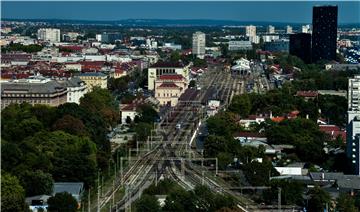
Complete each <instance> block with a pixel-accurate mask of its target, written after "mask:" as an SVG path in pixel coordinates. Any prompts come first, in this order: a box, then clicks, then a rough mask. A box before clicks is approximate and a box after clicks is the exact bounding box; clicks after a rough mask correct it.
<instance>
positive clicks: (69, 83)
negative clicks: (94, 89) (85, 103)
mask: <svg viewBox="0 0 360 212" xmlns="http://www.w3.org/2000/svg"><path fill="white" fill-rule="evenodd" d="M58 82H59V83H60V84H62V85H63V86H64V87H66V89H67V102H70V103H76V104H80V99H81V97H83V96H84V95H85V94H86V92H87V87H86V84H85V82H84V81H82V80H81V79H80V78H79V77H72V78H69V79H66V80H59V81H58Z"/></svg>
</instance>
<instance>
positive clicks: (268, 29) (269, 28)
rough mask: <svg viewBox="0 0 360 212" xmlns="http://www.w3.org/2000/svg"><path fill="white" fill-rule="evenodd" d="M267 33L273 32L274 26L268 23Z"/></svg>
mask: <svg viewBox="0 0 360 212" xmlns="http://www.w3.org/2000/svg"><path fill="white" fill-rule="evenodd" d="M267 33H269V34H274V33H275V27H274V26H271V25H269V26H268V28H267Z"/></svg>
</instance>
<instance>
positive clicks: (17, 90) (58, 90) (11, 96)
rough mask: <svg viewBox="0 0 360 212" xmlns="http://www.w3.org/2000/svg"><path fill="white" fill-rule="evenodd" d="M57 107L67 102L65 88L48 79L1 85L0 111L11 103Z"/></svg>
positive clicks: (14, 81) (17, 81)
mask: <svg viewBox="0 0 360 212" xmlns="http://www.w3.org/2000/svg"><path fill="white" fill-rule="evenodd" d="M23 102H27V103H29V104H31V105H36V104H44V105H49V106H55V107H56V106H59V105H61V104H64V103H66V102H67V88H66V87H64V86H63V85H61V84H60V83H58V82H56V81H54V80H50V79H21V80H13V81H9V82H2V83H1V109H4V108H5V107H7V106H8V105H10V104H12V103H16V104H21V103H23Z"/></svg>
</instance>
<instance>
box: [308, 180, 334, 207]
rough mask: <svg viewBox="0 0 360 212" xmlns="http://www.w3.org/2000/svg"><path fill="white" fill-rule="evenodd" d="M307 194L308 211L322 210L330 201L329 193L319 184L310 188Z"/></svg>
mask: <svg viewBox="0 0 360 212" xmlns="http://www.w3.org/2000/svg"><path fill="white" fill-rule="evenodd" d="M309 194H310V199H309V202H308V211H314V212H322V211H324V208H326V205H327V204H329V203H330V195H329V194H328V193H327V192H326V191H324V190H323V189H321V188H320V187H319V186H316V187H315V188H313V189H311V190H310V191H309Z"/></svg>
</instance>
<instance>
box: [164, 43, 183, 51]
mask: <svg viewBox="0 0 360 212" xmlns="http://www.w3.org/2000/svg"><path fill="white" fill-rule="evenodd" d="M162 48H163V49H170V50H174V51H175V50H181V49H182V46H181V45H180V44H175V43H164V45H163V46H162Z"/></svg>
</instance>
